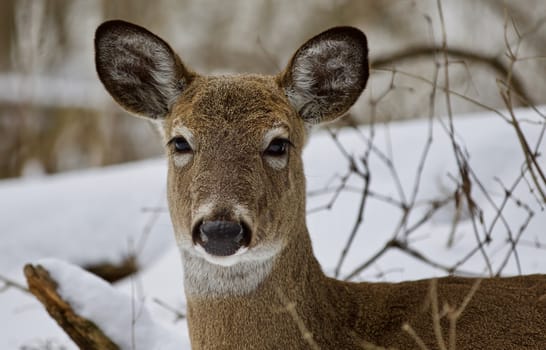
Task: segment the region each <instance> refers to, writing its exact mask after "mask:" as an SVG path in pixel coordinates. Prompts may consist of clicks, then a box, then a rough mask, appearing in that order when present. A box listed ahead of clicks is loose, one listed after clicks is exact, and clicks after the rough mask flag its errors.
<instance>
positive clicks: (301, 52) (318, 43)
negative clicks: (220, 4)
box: [95, 20, 546, 349]
mask: <svg viewBox="0 0 546 350" xmlns="http://www.w3.org/2000/svg"><path fill="white" fill-rule="evenodd" d="M95 63H96V70H97V73H98V76H99V79H100V81H101V82H102V84H103V85H104V87H105V89H106V90H107V91H108V92H109V94H110V95H111V96H112V97H113V99H114V100H115V101H116V102H117V103H118V104H119V105H120V106H121V107H122V108H124V109H125V110H126V111H128V112H129V113H131V114H133V115H135V116H138V117H141V118H145V119H147V120H149V121H151V122H152V123H153V124H154V125H156V126H157V129H158V130H159V133H160V135H161V138H162V139H163V141H164V144H165V150H166V154H167V159H168V175H167V199H168V207H169V213H170V217H171V221H172V226H173V230H174V234H175V238H176V244H177V247H178V249H179V251H180V255H181V260H182V264H183V271H184V276H183V278H184V292H185V295H186V299H187V318H188V328H189V335H190V341H191V344H192V348H193V349H305V348H311V349H362V348H366V346H372V345H373V346H377V347H371V348H398V349H425V348H430V349H435V348H440V349H447V345H445V344H443V343H442V342H440V341H441V340H445V339H444V336H446V334H447V332H448V331H449V327H450V322H449V320H448V317H447V316H446V313H445V312H443V311H442V310H443V309H442V308H441V307H439V306H438V304H439V305H444V306H445V305H451V306H453V305H460V304H465V308H464V310H462V311H461V312H460V313H459V314H460V315H459V316H460V317H459V318H458V319H457V324H456V339H455V340H452V341H451V342H450V349H454V348H455V347H451V346H452V345H453V346H455V345H456V349H523V348H525V349H546V275H540V274H537V275H529V276H515V277H503V278H500V277H499V278H484V279H479V280H478V279H476V278H468V277H456V276H448V277H442V278H438V279H428V280H420V281H407V282H401V283H386V282H385V283H383V282H380V283H378V282H374V283H371V282H358V283H356V282H347V281H341V280H336V279H334V278H331V277H328V276H327V275H326V274H325V273H324V272H323V270H322V267H321V266H320V264H319V262H318V261H317V259H316V258H315V256H314V253H313V249H312V245H311V239H310V236H309V232H308V229H307V224H306V215H305V208H306V190H305V186H306V185H305V175H304V170H303V164H302V149H303V148H304V146H305V144H306V141H307V139H308V137H309V133H310V129H311V127H312V126H314V125H317V124H321V123H328V122H332V121H333V120H336V119H337V118H339V117H341V116H343V115H344V114H345V113H346V112H347V111H348V110H349V108H350V107H351V106H352V105H353V104H354V103H355V101H356V100H357V99H358V98H359V96H360V95H361V93H362V91H363V90H364V89H365V87H366V84H367V80H368V77H369V63H368V44H367V38H366V36H365V34H364V33H363V32H362V31H360V30H359V29H357V28H354V27H348V26H346V27H334V28H331V29H328V30H326V31H324V32H322V33H320V34H318V35H316V36H314V37H312V38H311V39H309V40H308V41H307V42H305V43H304V44H303V45H302V46H301V47H300V48H299V49H298V50H296V52H295V53H294V55H293V56H292V58H291V59H290V60H289V62H288V64H287V66H286V68H285V69H284V70H282V71H281V72H280V73H278V74H277V75H259V74H232V75H218V76H207V75H202V74H198V73H197V72H195V71H193V70H191V69H190V68H188V67H187V66H186V64H184V63H183V61H182V60H181V59H180V57H179V56H178V55H177V54H176V53H175V52H174V50H173V49H172V48H171V46H169V44H168V43H167V42H166V41H164V40H163V39H161V38H160V37H159V36H157V35H155V34H153V33H152V32H150V31H148V30H147V29H145V28H143V27H140V26H138V25H136V24H132V23H128V22H125V21H121V20H110V21H107V22H104V23H103V24H101V25H100V26H99V27H98V28H97V30H96V34H95ZM332 234H335V232H332ZM477 281H478V282H479V287H478V288H474V287H475V286H476V283H478V282H477ZM480 281H481V282H480ZM432 286H434V294H433V295H434V296H435V297H436V299H435V301H434V300H432V299H430V298H429V296H430V295H431V293H430V291H431V288H432ZM471 291H474V292H473V293H472V297H471V298H468V295H469V293H470V292H471ZM427 300H428V301H427ZM434 305H436V308H434ZM434 309H442V310H436V311H437V312H436V313H433V312H432V311H434ZM444 311H445V310H444ZM434 319H435V320H436V321H435V322H433V321H434ZM409 329H411V332H410V331H408V330H409ZM412 334H413V335H412ZM368 348H369V347H368Z"/></svg>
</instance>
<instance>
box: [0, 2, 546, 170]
mask: <svg viewBox="0 0 546 350" xmlns="http://www.w3.org/2000/svg"><path fill="white" fill-rule="evenodd" d="M442 6H443V12H444V17H445V22H444V23H445V32H446V35H447V37H446V38H447V44H448V47H447V50H444V51H442V52H448V54H449V60H450V61H449V62H450V64H449V87H450V89H451V90H452V91H455V92H457V93H458V94H460V95H461V96H465V97H468V99H465V98H459V99H456V100H455V99H454V100H453V102H452V108H453V112H454V113H456V114H457V113H464V112H470V111H476V110H480V109H481V110H483V109H484V108H486V109H487V108H489V107H491V108H504V106H505V103H504V102H503V99H502V98H501V94H500V93H499V86H502V84H503V83H502V82H506V81H508V82H509V84H510V85H511V87H512V89H513V90H514V92H515V93H514V96H516V97H517V98H516V99H515V100H514V101H513V104H514V105H515V106H522V105H527V104H529V105H537V104H544V103H545V102H546V94H545V93H544V91H546V79H544V77H545V76H546V59H545V57H544V55H546V47H545V45H544V43H546V25H545V23H544V22H545V18H546V2H545V1H544V0H523V1H522V0H507V1H497V0H450V1H448V0H444V1H442ZM0 14H1V18H2V20H1V21H0V178H9V177H17V176H33V175H37V174H44V173H45V174H49V173H55V172H59V171H66V170H71V169H77V168H82V167H90V166H102V165H107V164H114V163H119V162H124V161H130V160H135V159H140V158H145V157H150V156H155V155H158V154H161V153H162V149H161V146H160V144H159V142H155V139H154V138H155V135H154V134H155V131H154V130H153V129H152V128H151V126H149V125H148V124H147V123H146V122H138V121H136V120H134V119H131V118H127V117H126V116H125V114H126V113H124V112H123V111H122V110H121V109H120V108H118V107H117V106H115V104H114V102H113V101H112V100H111V98H110V97H109V96H108V95H107V94H106V92H105V91H104V90H103V88H102V86H101V85H100V82H99V80H98V78H97V77H96V73H95V69H94V57H93V36H94V31H95V29H96V27H97V26H98V25H99V24H100V23H101V22H102V21H104V20H107V19H114V18H118V19H124V20H127V21H131V22H134V23H137V24H140V25H142V26H144V27H146V28H148V29H149V30H151V31H153V32H155V33H156V34H158V35H160V36H161V37H163V38H164V39H165V40H166V41H167V42H169V43H170V44H171V45H172V46H173V48H174V49H175V51H177V52H178V53H179V54H180V55H181V57H182V59H183V60H184V62H185V63H186V64H187V65H188V66H190V67H192V68H193V69H195V70H197V71H198V72H200V73H203V74H218V73H237V72H261V73H272V74H274V73H276V72H278V71H279V70H280V69H282V68H283V67H284V65H285V64H286V63H287V61H288V59H289V58H290V55H291V54H292V53H293V52H294V50H295V49H297V48H298V47H299V45H300V44H302V43H303V42H304V41H305V40H307V39H308V38H309V37H311V36H313V35H315V34H317V33H319V32H320V31H322V30H325V29H327V28H329V27H332V26H336V25H352V26H356V27H358V28H360V29H362V30H363V31H364V32H365V33H366V34H367V36H368V40H369V47H370V59H371V65H372V68H373V70H372V78H371V80H370V82H369V85H368V88H367V90H366V92H365V94H364V95H363V97H362V98H361V99H360V101H359V103H358V104H357V106H356V107H355V108H354V109H353V110H352V112H351V114H350V117H349V118H347V119H346V120H345V122H347V121H352V122H357V123H369V122H370V121H372V120H373V121H376V122H387V121H390V120H399V119H405V118H417V117H426V116H427V114H428V110H429V106H430V105H431V104H430V101H429V94H430V87H431V86H430V81H432V80H433V78H432V74H434V72H435V69H434V68H435V67H439V66H440V64H439V63H438V62H439V58H438V56H439V52H440V49H441V48H442V28H441V23H440V21H439V16H438V7H437V2H436V1H435V0H414V1H411V0H398V1H375V0H358V1H357V0H355V1H350V0H263V1H254V0H232V1H221V0H158V1H146V0H117V1H110V0H72V1H68V0H49V1H47V0H3V1H1V2H0ZM508 47H511V49H512V50H514V48H515V49H517V50H516V51H512V54H511V55H507V52H509V50H508V49H507V48H508ZM514 54H515V55H517V59H515V58H514ZM393 67H395V68H393ZM441 69H445V67H444V66H442V67H441ZM395 72H396V73H395ZM438 76H439V78H438V84H439V86H443V84H444V83H445V79H444V78H445V77H444V75H443V73H442V72H440V74H439V75H438ZM434 98H436V99H444V96H443V94H442V93H441V89H439V90H438V94H437V95H436V96H435V97H434ZM471 100H476V101H479V102H480V104H481V105H480V104H477V103H475V102H472V101H471ZM434 106H435V107H434V111H433V112H434V114H435V115H444V114H445V113H446V110H445V108H446V107H445V104H444V103H436V104H434ZM484 106H487V107H484Z"/></svg>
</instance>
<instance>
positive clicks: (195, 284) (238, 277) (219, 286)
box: [179, 243, 281, 297]
mask: <svg viewBox="0 0 546 350" xmlns="http://www.w3.org/2000/svg"><path fill="white" fill-rule="evenodd" d="M179 248H180V251H181V254H182V263H183V265H184V286H185V289H186V294H187V295H195V296H209V297H219V296H226V295H232V296H233V295H245V294H248V293H250V292H252V291H254V290H255V289H256V288H258V286H259V285H260V283H262V282H263V281H264V280H265V279H266V278H267V276H268V275H269V273H270V272H271V269H272V268H273V264H274V261H275V257H276V256H277V255H278V254H279V252H280V251H281V244H280V243H279V244H273V245H262V246H260V247H255V248H252V249H248V250H246V251H241V252H240V253H239V254H238V255H237V256H236V257H234V258H233V259H236V260H237V261H236V262H235V263H233V264H229V265H228V264H218V262H219V261H218V260H214V259H211V257H210V256H209V258H205V257H204V256H203V255H202V253H201V252H199V251H198V250H197V249H195V248H194V247H187V245H186V244H179ZM205 254H206V253H205ZM216 259H223V258H216ZM211 261H214V262H211ZM226 261H227V260H224V262H226ZM231 262H233V261H230V263H231Z"/></svg>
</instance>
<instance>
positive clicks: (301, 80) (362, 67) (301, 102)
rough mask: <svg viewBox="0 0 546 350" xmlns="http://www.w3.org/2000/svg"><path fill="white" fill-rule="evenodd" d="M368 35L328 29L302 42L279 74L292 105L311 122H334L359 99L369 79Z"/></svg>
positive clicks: (344, 29)
mask: <svg viewBox="0 0 546 350" xmlns="http://www.w3.org/2000/svg"><path fill="white" fill-rule="evenodd" d="M368 75H369V68H368V44H367V40H366V36H365V35H364V33H362V32H361V31H360V30H359V29H356V28H353V27H336V28H332V29H329V30H327V31H325V32H323V33H321V34H319V35H317V36H315V37H314V38H312V39H310V40H309V41H307V42H306V43H305V44H303V46H302V47H300V48H299V49H298V51H296V53H295V54H294V56H293V57H292V59H291V60H290V63H289V64H288V67H286V69H285V70H284V71H283V72H282V73H281V75H280V85H281V86H282V88H283V89H284V92H285V94H286V97H287V98H288V100H289V102H290V104H291V105H292V107H293V108H294V109H295V110H296V112H298V114H299V115H300V117H302V118H303V119H304V121H305V122H307V123H309V124H318V123H322V122H328V121H332V120H334V119H335V118H337V117H339V116H341V115H343V114H344V113H345V112H347V110H348V109H349V108H350V107H351V106H352V105H353V104H354V103H355V102H356V100H357V99H358V97H359V96H360V94H361V93H362V91H363V90H364V88H365V87H366V82H367V81H368Z"/></svg>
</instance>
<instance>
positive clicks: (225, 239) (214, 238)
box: [193, 220, 250, 256]
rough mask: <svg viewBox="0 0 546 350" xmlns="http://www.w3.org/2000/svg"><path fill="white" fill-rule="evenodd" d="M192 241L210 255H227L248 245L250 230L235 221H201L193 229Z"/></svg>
mask: <svg viewBox="0 0 546 350" xmlns="http://www.w3.org/2000/svg"><path fill="white" fill-rule="evenodd" d="M193 241H194V242H195V243H196V244H199V245H200V246H202V247H203V249H205V251H206V252H207V253H209V254H211V255H216V256H229V255H233V254H235V253H236V252H237V251H238V250H239V249H240V248H241V247H243V246H246V245H248V243H249V242H250V232H249V230H248V229H247V227H246V225H245V224H242V223H239V222H235V221H223V220H222V221H203V222H201V223H200V224H198V225H197V226H196V227H195V229H194V230H193Z"/></svg>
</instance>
